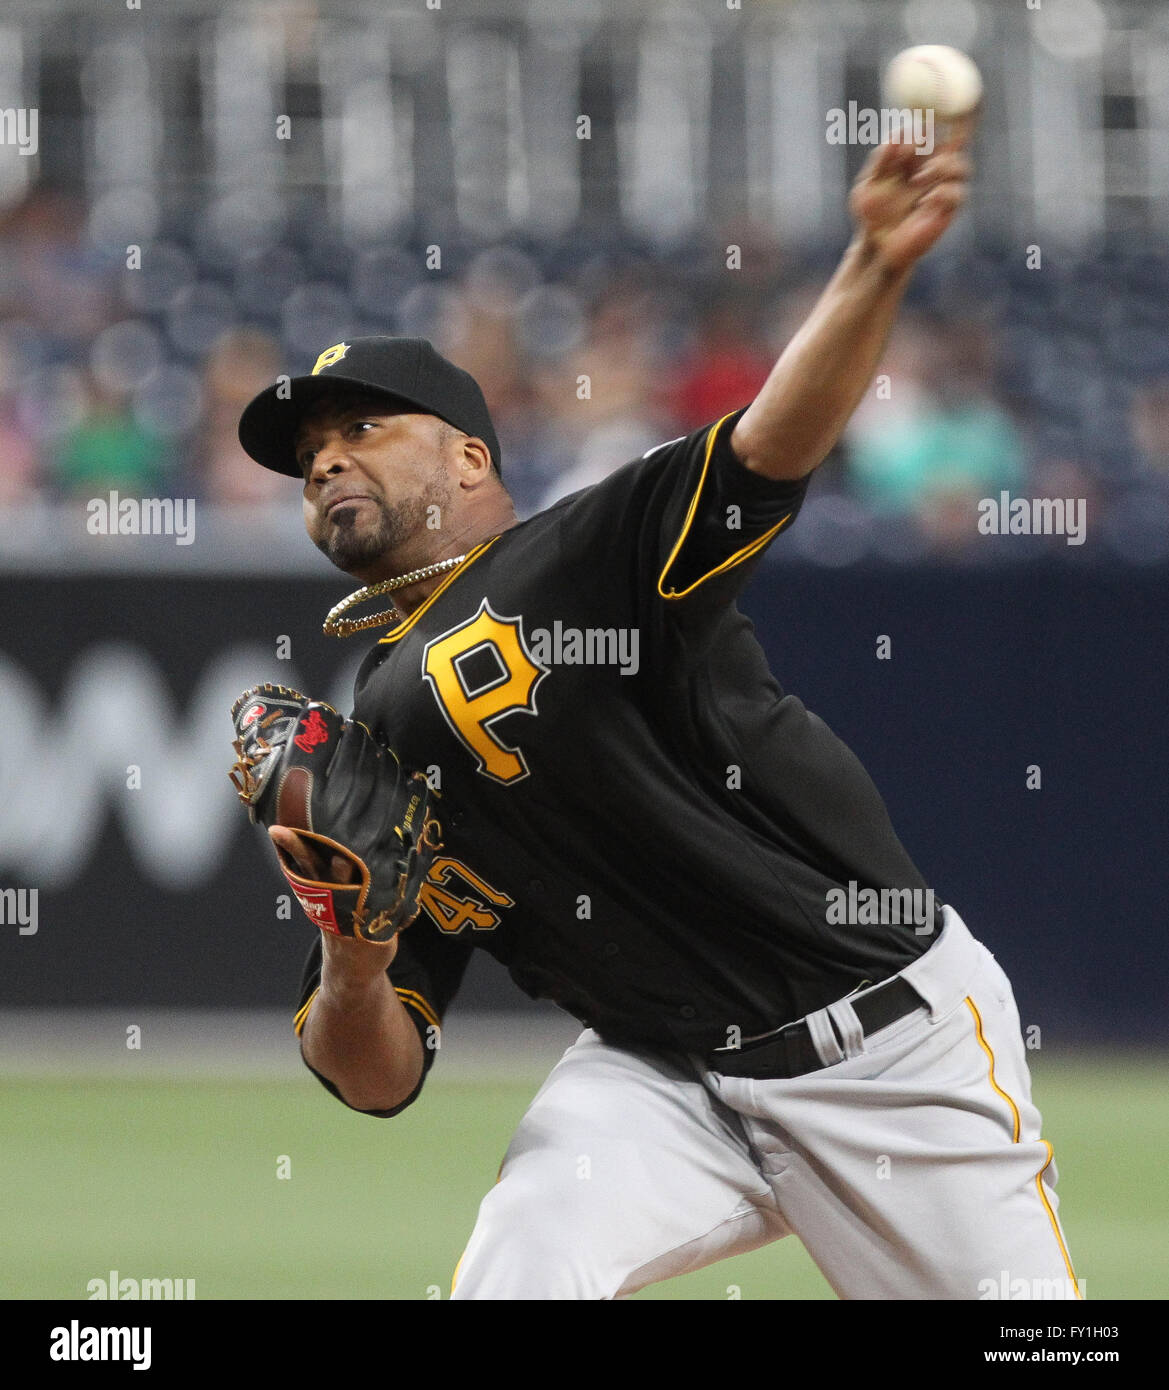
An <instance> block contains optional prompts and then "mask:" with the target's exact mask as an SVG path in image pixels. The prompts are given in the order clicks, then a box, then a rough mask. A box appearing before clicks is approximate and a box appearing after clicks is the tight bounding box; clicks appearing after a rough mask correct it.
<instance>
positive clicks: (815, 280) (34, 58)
mask: <svg viewBox="0 0 1169 1390" xmlns="http://www.w3.org/2000/svg"><path fill="white" fill-rule="evenodd" d="M58 2H59V5H60V8H61V12H62V14H63V13H64V12H65V11H66V10H68V11H69V13H70V14H72V15H73V16H74V18H75V20H76V23H73V24H66V23H63V22H53V21H52V19H51V17H50V18H46V15H45V13H44V11H43V9H42V7H40V6H37V5H35V4H33V3H32V0H12V3H13V5H14V10H13V13H12V15H11V16H9V17H6V19H5V21H4V23H3V25H0V110H3V111H8V112H9V113H12V112H14V111H16V110H17V109H18V108H20V109H24V108H27V107H29V106H34V105H36V104H39V105H40V106H42V107H43V108H44V109H43V112H42V120H41V148H40V153H39V163H38V164H36V165H35V172H34V161H32V160H25V159H23V158H21V157H20V155H19V154H18V153H17V152H16V150H15V149H11V148H9V149H2V150H0V156H2V158H0V507H8V508H13V507H20V506H22V505H24V504H29V503H31V504H32V505H33V506H34V507H36V506H37V505H38V504H42V503H45V502H48V503H66V504H68V503H70V502H71V501H78V500H81V499H85V498H89V497H93V496H95V495H98V494H100V493H103V492H105V491H106V490H108V489H117V490H119V491H120V492H122V493H123V494H132V493H137V494H140V495H150V496H153V495H171V496H177V497H192V498H195V499H197V500H198V501H199V502H200V504H202V505H206V506H214V507H218V508H222V509H224V514H230V513H232V512H233V511H234V512H236V513H238V514H240V515H242V513H243V509H244V508H247V507H249V506H250V507H253V508H254V507H256V506H260V507H265V506H268V505H272V506H283V505H285V504H287V505H288V506H289V507H290V509H293V510H298V504H297V500H296V497H295V489H293V495H292V496H291V497H290V494H289V483H288V481H287V480H286V479H282V478H279V477H275V476H270V475H268V474H267V473H265V472H264V471H263V470H261V469H259V468H257V467H255V466H253V465H252V464H251V463H250V461H248V460H247V459H246V457H245V456H244V455H243V453H242V451H241V450H240V448H239V445H238V443H237V441H236V434H235V431H236V424H237V421H238V417H239V413H240V410H241V408H242V407H243V405H244V404H245V403H246V402H247V401H248V399H250V397H251V396H252V395H253V394H254V393H255V392H256V391H258V390H260V389H261V388H263V387H264V386H267V385H268V384H270V383H271V382H272V380H273V379H274V378H275V377H276V376H277V375H278V374H280V373H282V372H288V373H291V374H296V373H298V372H304V371H308V370H309V369H310V368H311V366H312V364H313V362H314V361H315V359H316V356H317V355H318V354H319V353H320V352H321V351H322V350H323V349H324V348H325V347H328V346H330V345H332V344H334V343H336V342H338V341H340V340H342V339H344V338H346V337H348V336H350V335H355V334H360V333H398V334H417V335H421V336H425V337H428V338H430V339H431V340H432V341H433V342H434V343H435V344H436V346H438V347H439V348H440V350H442V351H444V352H445V353H447V354H448V355H449V356H450V357H452V358H453V359H454V360H455V361H456V362H458V363H459V364H460V365H462V366H464V367H466V368H467V369H468V370H469V371H470V372H472V373H473V375H474V376H475V377H476V378H477V379H478V380H479V382H480V383H481V385H482V387H483V389H484V392H485V395H486V397H487V401H488V404H489V406H490V408H491V410H492V413H493V416H494V418H495V421H496V426H497V429H498V432H499V435H500V439H501V442H502V446H503V450H504V475H505V479H506V481H507V483H508V486H509V487H510V488H511V490H512V492H513V495H514V496H515V499H516V503H517V507H518V509H519V511H520V513H521V515H529V514H531V513H532V512H534V511H536V510H537V509H539V508H540V507H542V506H544V505H547V504H548V503H549V502H551V501H553V500H555V499H556V498H557V497H559V496H561V495H563V494H564V493H566V492H568V491H570V490H572V489H574V488H576V487H579V486H583V485H585V484H587V483H589V482H592V481H594V480H595V479H597V478H599V477H601V476H603V475H604V474H605V473H606V472H607V471H608V470H610V469H612V468H614V467H616V466H619V465H620V464H622V463H624V462H626V461H627V460H629V459H632V458H635V457H637V456H638V455H639V454H641V453H642V452H644V451H645V450H646V449H647V448H649V447H651V446H652V445H654V444H657V443H659V442H661V441H663V440H665V439H669V438H673V437H674V436H676V435H678V434H679V433H682V432H683V431H687V430H690V429H693V428H697V427H699V426H701V425H703V424H706V423H708V422H709V421H711V420H714V419H716V418H718V417H719V416H720V415H721V414H723V413H724V412H726V411H729V410H732V409H735V408H736V407H738V406H741V405H744V404H746V403H747V402H748V401H749V400H750V399H751V397H752V396H753V394H754V392H755V391H756V389H757V388H758V387H759V385H760V384H761V383H762V381H763V380H764V378H765V376H766V374H767V372H768V370H769V369H770V366H771V365H772V363H773V362H774V360H775V358H776V357H777V356H778V355H779V353H780V352H781V351H782V349H783V347H784V345H785V343H786V342H787V341H788V340H789V339H790V337H791V335H792V333H793V332H794V331H795V329H796V328H797V327H798V325H799V323H800V322H801V321H802V319H803V317H804V316H805V315H806V313H807V312H808V310H809V308H810V307H811V305H812V303H813V302H814V299H815V296H816V294H817V293H818V291H819V289H820V287H821V286H822V285H823V283H824V282H825V281H826V279H827V278H828V276H829V275H830V273H831V270H832V268H833V265H834V264H835V261H836V258H837V257H838V255H839V252H840V251H841V250H842V249H843V245H844V240H845V238H846V236H847V224H846V218H845V207H846V202H847V182H848V179H849V178H851V176H852V175H853V174H854V173H855V171H856V168H857V167H858V166H859V163H860V161H861V160H862V159H863V158H864V156H865V154H866V153H867V151H866V150H864V149H860V148H849V149H848V150H841V149H839V148H832V147H830V146H829V145H828V144H827V143H826V141H825V140H824V139H822V138H821V124H822V120H823V114H822V113H823V112H824V111H825V110H827V109H828V108H829V107H831V106H832V105H833V104H834V103H835V102H837V101H839V100H841V96H842V93H848V94H850V96H851V95H852V94H857V95H858V96H859V98H860V100H861V101H862V102H863V101H866V100H869V101H879V100H880V98H879V95H878V91H877V86H876V84H877V80H878V73H879V68H880V61H881V55H882V54H889V53H892V52H893V51H895V50H896V48H897V47H898V46H899V45H901V44H903V43H904V42H905V41H906V39H907V38H910V39H916V40H918V41H920V40H922V39H923V37H924V36H926V35H927V34H928V35H930V36H936V35H937V34H938V32H939V30H938V26H939V24H941V23H942V22H943V21H945V22H946V23H949V24H950V25H951V26H957V27H956V29H955V30H954V34H953V38H954V41H958V42H962V43H965V42H966V41H967V40H969V41H970V42H971V44H972V47H971V51H972V52H975V53H977V54H978V56H979V60H980V62H981V63H982V64H983V70H984V76H985V78H986V80H987V83H988V92H989V97H988V102H987V110H986V112H985V115H984V120H983V122H982V127H981V130H980V136H979V141H978V143H977V145H976V165H977V175H976V183H975V187H974V190H973V194H972V199H971V206H970V212H969V214H968V215H966V216H964V218H963V219H962V221H961V223H960V224H959V225H958V226H956V227H955V228H953V229H952V230H951V232H950V233H949V234H948V235H947V238H946V239H945V241H944V243H943V245H942V247H941V248H940V249H939V250H938V251H936V252H935V253H933V254H932V255H931V256H930V257H928V258H927V260H926V261H925V262H924V263H923V264H922V265H921V266H920V267H919V268H918V271H917V273H916V276H915V279H914V282H913V284H912V286H911V290H910V294H909V296H908V299H907V304H906V308H905V311H904V313H903V314H902V316H901V318H900V320H899V322H898V326H897V329H896V331H895V334H894V337H893V339H892V341H891V343H890V345H889V350H888V353H887V356H886V359H885V361H884V362H883V363H882V364H881V368H880V374H879V376H878V380H877V382H876V383H875V384H874V386H873V388H871V389H870V391H869V393H868V395H867V396H866V399H865V401H864V402H863V404H862V406H861V407H860V409H859V410H858V411H857V412H856V415H855V417H854V418H853V420H852V422H851V424H850V425H849V427H848V430H847V432H846V435H845V437H844V439H843V441H842V443H841V445H840V447H839V448H838V449H837V450H836V451H835V452H834V454H833V455H832V456H831V457H830V458H829V459H828V460H827V461H826V462H825V464H824V465H823V466H822V468H821V470H820V475H819V477H818V479H817V481H816V484H815V486H814V488H813V490H812V494H811V496H810V498H809V501H808V503H807V505H806V507H805V512H804V515H803V517H802V518H801V524H800V526H799V527H798V528H797V529H796V531H794V532H793V539H792V543H791V545H789V546H788V547H786V548H785V547H776V548H775V552H774V553H776V554H779V553H780V552H783V553H794V554H796V555H803V556H806V557H809V558H812V559H815V560H818V561H822V562H825V563H830V564H841V563H848V562H850V561H851V560H853V559H857V558H861V557H862V556H864V555H868V554H874V553H875V554H878V555H885V556H887V557H888V558H890V559H894V560H902V561H904V560H914V559H916V558H918V557H920V556H925V555H937V554H943V555H948V556H955V557H970V558H972V559H975V560H983V559H990V560H993V559H994V558H995V557H997V556H1000V555H1004V554H1009V553H1014V552H1021V551H1022V550H1024V549H1026V550H1027V553H1032V552H1033V551H1034V550H1036V549H1044V548H1047V549H1051V550H1054V551H1057V552H1058V553H1059V554H1061V555H1064V556H1065V557H1067V558H1068V559H1073V558H1074V559H1076V560H1077V561H1079V562H1083V561H1084V560H1086V559H1087V558H1088V557H1089V556H1091V557H1093V558H1096V559H1099V558H1101V557H1105V558H1109V557H1118V558H1120V559H1122V560H1124V561H1128V562H1133V563H1153V562H1157V561H1160V560H1163V559H1166V558H1169V244H1167V241H1166V237H1165V235H1164V229H1165V227H1166V225H1169V200H1166V198H1165V187H1166V184H1165V178H1164V177H1162V174H1165V175H1166V177H1169V164H1166V160H1167V159H1169V155H1166V153H1165V151H1167V150H1169V21H1166V22H1162V20H1161V19H1160V18H1159V17H1158V8H1157V7H1142V6H1139V5H1138V6H1135V7H1132V6H1129V7H1125V6H1123V5H1121V4H1119V3H1118V2H1117V3H1112V4H1109V5H1104V4H1101V3H1098V0H1076V2H1075V3H1074V4H1071V5H1069V6H1064V7H1063V8H1062V9H1060V10H1059V13H1058V14H1057V13H1056V12H1055V10H1054V9H1050V10H1049V9H1047V8H1044V9H1042V10H1037V11H1035V12H1032V11H1030V10H1027V11H1026V12H1024V11H1022V10H1020V8H1019V7H1017V6H1010V5H1005V4H991V3H986V4H975V3H973V2H972V0H946V3H944V4H943V3H938V4H930V5H924V6H923V5H921V4H914V3H909V4H906V5H904V6H902V5H899V4H896V3H876V0H874V3H872V4H869V3H866V4H864V5H850V4H847V3H843V0H833V2H832V3H831V4H829V3H828V0H824V2H823V3H822V4H821V3H817V4H815V5H808V4H793V5H791V6H771V5H765V6H758V7H746V8H745V9H744V10H743V11H741V12H739V13H737V14H736V13H732V12H731V11H730V10H726V11H723V10H722V7H721V6H720V7H717V8H711V7H708V6H702V5H697V4H691V3H688V0H620V3H618V0H587V3H586V0H491V2H490V4H489V3H488V0H482V5H481V7H480V8H479V9H477V12H476V18H475V21H474V22H469V21H468V20H467V18H466V17H465V16H464V17H460V15H458V14H454V13H453V12H452V11H449V10H443V9H436V10H434V11H431V10H429V9H427V10H422V9H421V8H420V7H417V6H405V7H391V8H392V12H390V11H387V12H384V13H383V12H382V11H381V9H380V8H379V7H377V6H372V7H371V6H370V5H369V4H363V3H361V0H263V3H261V0H253V2H252V3H243V0H239V2H238V3H237V2H236V0H223V3H219V0H184V3H183V4H181V5H176V6H175V7H174V9H173V13H171V12H170V11H168V12H165V13H162V12H160V13H158V14H155V15H153V16H145V15H142V16H134V17H132V18H131V19H125V22H122V20H115V19H114V18H113V17H112V16H111V15H110V14H109V12H108V11H106V10H105V8H104V7H101V6H95V4H94V3H93V0H58ZM18 15H19V17H20V23H19V24H18V23H17V22H16V20H17V16H18ZM740 15H741V17H742V22H740ZM720 16H721V18H720ZM123 18H124V17H123ZM948 32H949V31H947V33H948ZM975 40H977V43H975V42H974V41H975ZM931 41H933V39H932V38H931ZM679 74H683V75H684V80H680V78H679ZM582 111H589V112H591V113H592V117H591V119H592V121H593V128H592V134H591V137H590V138H589V139H588V140H587V141H582V140H580V139H579V138H576V137H575V136H574V134H573V132H574V123H575V122H576V121H577V120H578V119H583V117H578V115H577V113H578V112H582ZM287 112H291V113H292V115H286V114H281V113H287ZM277 121H280V122H285V123H289V131H290V132H291V133H292V135H294V137H295V138H289V139H285V140H281V139H279V138H277V137H276V125H275V124H274V123H275V122H277ZM139 243H140V253H141V263H140V266H139V265H138V264H137V263H136V262H134V261H133V258H132V257H130V256H129V255H128V252H127V247H128V246H133V245H136V244H139ZM1033 243H1035V244H1033ZM434 245H437V246H438V247H439V248H440V251H441V266H436V265H434V262H433V258H432V257H431V255H430V254H429V251H428V248H429V247H431V246H434ZM1040 245H1041V247H1042V250H1040ZM731 246H738V247H740V248H741V266H740V267H739V268H735V269H731V268H730V267H729V266H728V248H729V247H731ZM131 267H132V268H131ZM1002 491H1007V492H1009V493H1010V495H1011V497H1013V498H1014V497H1020V496H1023V497H1051V498H1056V497H1059V498H1070V499H1083V501H1084V503H1085V506H1086V512H1087V522H1088V535H1089V538H1090V539H1091V540H1092V541H1093V544H1090V545H1084V546H1071V547H1069V546H1067V545H1066V539H1067V538H1066V537H1063V536H1053V537H1046V538H1035V540H1034V543H1033V544H1031V545H1029V546H1027V547H1023V546H1008V547H1006V548H1004V547H1002V546H993V545H990V546H988V545H982V544H979V542H980V541H982V540H983V537H981V536H980V535H979V534H978V531H977V527H976V520H977V504H978V501H979V500H981V499H983V498H996V497H998V496H999V494H1000V493H1001V492H1002ZM10 529H11V528H10ZM302 539H303V538H302ZM1097 541H1099V542H1100V544H1096V543H1095V542H1097ZM0 550H2V546H0Z"/></svg>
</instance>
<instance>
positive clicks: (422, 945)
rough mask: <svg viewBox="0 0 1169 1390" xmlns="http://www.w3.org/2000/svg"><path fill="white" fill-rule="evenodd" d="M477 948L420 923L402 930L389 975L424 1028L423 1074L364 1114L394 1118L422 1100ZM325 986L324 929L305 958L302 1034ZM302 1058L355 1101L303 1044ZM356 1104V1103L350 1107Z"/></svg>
mask: <svg viewBox="0 0 1169 1390" xmlns="http://www.w3.org/2000/svg"><path fill="white" fill-rule="evenodd" d="M473 949H474V948H473V947H472V946H471V944H470V943H469V942H465V941H459V940H453V939H445V938H443V937H442V936H441V935H440V934H439V933H438V931H437V930H435V929H432V928H430V927H428V926H425V925H422V924H420V923H419V924H416V925H415V928H414V929H411V928H408V929H407V930H406V931H405V932H404V933H403V934H402V936H401V939H400V940H399V942H398V949H397V951H396V953H395V955H394V960H393V964H392V965H390V967H389V969H388V970H387V971H386V974H387V975H388V976H389V978H390V982H391V984H392V985H393V986H394V992H395V994H397V996H398V998H399V999H400V1000H401V1001H402V1003H403V1004H404V1005H405V1006H406V1012H407V1014H408V1015H409V1017H410V1021H411V1022H412V1023H413V1024H414V1027H415V1028H416V1029H417V1030H418V1037H419V1039H420V1040H421V1042H422V1075H421V1076H420V1077H419V1079H418V1085H417V1086H415V1088H414V1090H413V1091H411V1093H410V1094H409V1095H408V1096H407V1097H406V1099H405V1100H404V1101H402V1102H401V1104H400V1105H396V1106H395V1107H394V1108H393V1109H392V1110H362V1111H360V1112H359V1113H361V1114H363V1115H375V1116H377V1117H379V1118H381V1119H389V1118H390V1117H391V1116H393V1115H397V1114H399V1113H400V1112H401V1111H403V1110H405V1109H406V1107H407V1106H408V1105H413V1103H414V1102H415V1101H416V1100H417V1099H418V1096H419V1094H420V1092H421V1090H422V1087H423V1084H424V1083H425V1081H426V1077H427V1075H428V1074H429V1072H430V1068H431V1067H432V1066H433V1065H434V1058H435V1053H436V1052H437V1050H438V1042H439V1035H440V1033H441V1029H442V1019H443V1015H444V1014H445V1012H446V1009H447V1006H448V1005H449V1004H450V1002H451V1000H452V999H453V998H454V997H455V994H456V993H457V991H458V988H459V985H460V984H461V983H462V980H463V975H464V974H465V973H466V969H467V962H468V961H469V960H470V958H471V951H472V950H473ZM320 986H321V936H320V933H319V932H318V933H317V939H316V940H315V941H314V942H313V944H312V949H311V950H310V951H309V954H308V959H307V960H306V962H305V967H304V975H303V978H302V980H301V987H300V1000H299V1003H298V1005H297V1010H296V1017H295V1018H294V1020H293V1027H294V1029H295V1031H296V1036H297V1037H298V1038H299V1037H300V1036H301V1034H302V1032H303V1031H304V1025H305V1022H306V1020H307V1019H308V1016H309V1013H310V1012H311V1010H312V1006H313V1003H314V1001H315V999H316V997H317V991H318V990H319V989H320ZM301 1060H302V1061H304V1064H305V1066H306V1067H308V1069H309V1071H311V1072H312V1074H313V1075H314V1076H315V1077H316V1078H317V1080H318V1081H319V1082H320V1083H321V1085H322V1086H324V1088H325V1089H326V1090H327V1091H328V1092H329V1094H330V1095H333V1096H336V1098H337V1099H338V1100H339V1101H341V1102H342V1104H345V1105H348V1104H349V1103H348V1101H346V1100H345V1098H344V1096H342V1095H341V1092H340V1091H339V1090H338V1089H337V1087H336V1086H335V1085H334V1084H333V1082H331V1081H330V1080H329V1079H328V1077H326V1076H322V1075H321V1073H320V1072H319V1071H317V1070H316V1069H315V1068H314V1067H311V1066H309V1064H308V1062H307V1060H305V1057H304V1048H303V1046H302V1047H301ZM356 1108H357V1107H356V1106H350V1109H356Z"/></svg>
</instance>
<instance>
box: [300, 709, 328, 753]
mask: <svg viewBox="0 0 1169 1390" xmlns="http://www.w3.org/2000/svg"><path fill="white" fill-rule="evenodd" d="M300 730H301V731H300V733H299V734H297V736H296V737H295V738H294V739H293V740H292V741H293V743H295V744H296V746H297V747H298V748H299V749H300V751H301V752H302V753H311V752H312V751H313V749H314V748H315V747H316V746H317V744H318V743H324V742H325V741H326V740H327V739H328V737H329V728H328V725H327V724H326V723H325V721H324V720H323V719H322V718H321V712H320V710H315V709H314V710H309V712H308V714H307V715H305V717H304V718H303V719H302V720H301V721H300Z"/></svg>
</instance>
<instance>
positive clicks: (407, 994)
mask: <svg viewBox="0 0 1169 1390" xmlns="http://www.w3.org/2000/svg"><path fill="white" fill-rule="evenodd" d="M394 993H395V994H396V995H397V996H398V998H399V999H400V1000H401V1001H402V1003H403V1004H409V1005H410V1007H411V1008H413V1009H417V1010H418V1012H419V1013H420V1014H421V1015H422V1017H423V1018H424V1019H425V1020H426V1021H427V1023H429V1024H432V1025H433V1026H434V1027H435V1028H441V1027H442V1023H441V1022H440V1020H439V1017H438V1014H436V1013H435V1012H434V1010H433V1009H432V1008H431V1007H430V1005H429V1004H428V1003H427V1002H426V1000H425V999H424V998H423V997H422V995H421V994H419V993H418V991H417V990H416V989H402V988H401V987H400V986H398V985H395V986H394Z"/></svg>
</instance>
